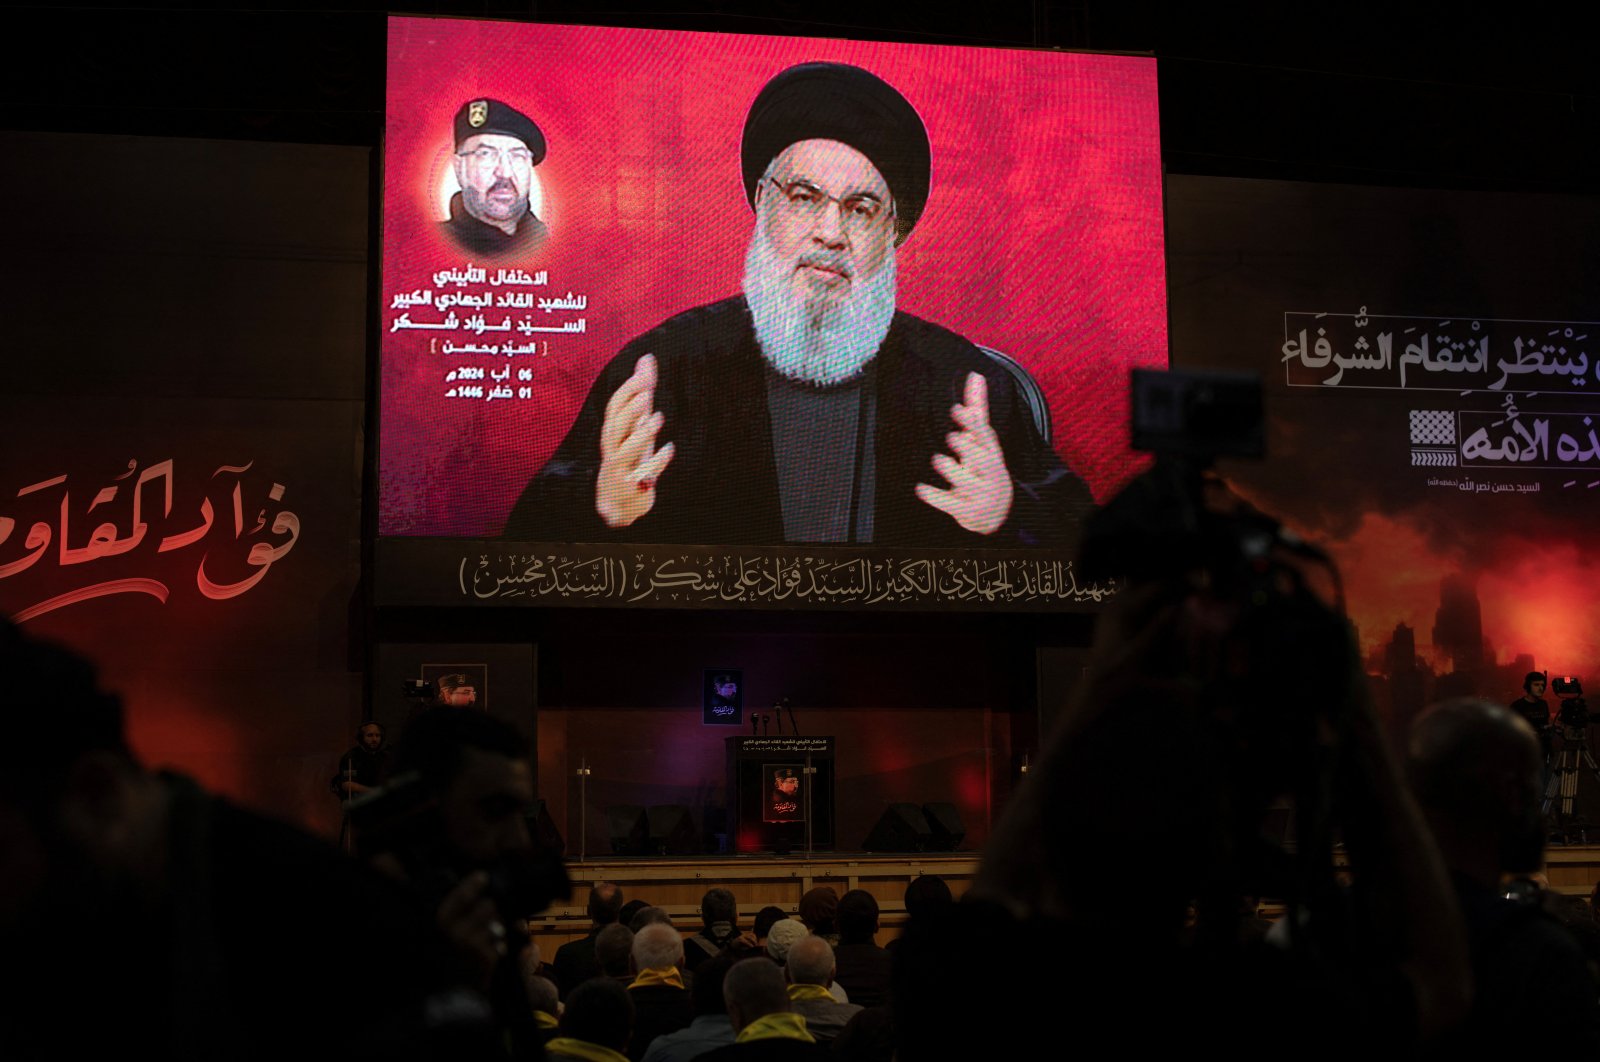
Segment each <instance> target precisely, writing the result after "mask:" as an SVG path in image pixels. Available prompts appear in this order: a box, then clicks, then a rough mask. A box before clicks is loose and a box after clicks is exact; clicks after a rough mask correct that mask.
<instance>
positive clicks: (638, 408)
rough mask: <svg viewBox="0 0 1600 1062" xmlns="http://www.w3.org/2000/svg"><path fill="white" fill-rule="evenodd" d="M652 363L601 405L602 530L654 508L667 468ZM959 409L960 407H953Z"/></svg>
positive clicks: (669, 450) (643, 362) (650, 358)
mask: <svg viewBox="0 0 1600 1062" xmlns="http://www.w3.org/2000/svg"><path fill="white" fill-rule="evenodd" d="M655 398H656V359H655V356H654V355H653V354H646V355H645V356H644V357H642V358H640V359H639V361H638V363H637V364H635V365H634V367H633V375H632V376H630V377H628V378H627V379H626V380H625V381H623V384H622V386H621V387H619V388H617V391H616V394H614V395H612V396H611V400H610V401H608V402H607V403H606V415H605V420H604V422H602V423H601V425H600V474H599V475H598V476H596V477H595V484H594V511H595V512H596V513H598V514H599V516H600V519H602V520H604V521H605V522H606V526H607V527H613V528H616V527H627V526H628V525H629V524H631V523H633V522H634V521H635V520H637V519H639V517H641V516H643V515H644V514H645V513H647V512H649V511H650V510H651V508H652V507H654V505H655V503H656V480H658V479H660V478H661V473H662V472H664V471H666V468H667V465H669V464H670V463H671V462H672V455H673V453H674V452H675V448H674V447H673V444H672V443H667V445H665V446H663V447H661V448H660V449H659V450H658V449H656V437H657V436H658V435H660V434H661V426H662V424H663V423H664V422H665V421H664V419H663V417H662V416H661V414H660V413H658V412H656V409H655ZM957 408H959V407H957Z"/></svg>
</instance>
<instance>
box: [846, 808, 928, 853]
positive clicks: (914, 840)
mask: <svg viewBox="0 0 1600 1062" xmlns="http://www.w3.org/2000/svg"><path fill="white" fill-rule="evenodd" d="M929 839H930V838H929V830H928V820H927V818H926V817H925V816H924V815H923V814H922V809H921V808H919V807H917V806H916V805H915V804H890V805H889V806H888V807H886V808H884V809H883V814H882V815H880V816H879V817H878V824H877V825H876V826H874V827H872V832H871V833H869V834H867V839H866V840H864V841H862V842H861V847H862V849H863V850H864V851H867V852H925V851H927V850H928V841H929Z"/></svg>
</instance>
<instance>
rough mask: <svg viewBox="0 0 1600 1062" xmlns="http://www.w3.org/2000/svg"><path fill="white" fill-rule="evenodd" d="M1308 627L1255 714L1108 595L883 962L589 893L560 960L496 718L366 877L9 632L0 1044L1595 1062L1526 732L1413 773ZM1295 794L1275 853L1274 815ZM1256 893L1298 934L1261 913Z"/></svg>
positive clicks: (298, 1051) (1420, 760) (1585, 950)
mask: <svg viewBox="0 0 1600 1062" xmlns="http://www.w3.org/2000/svg"><path fill="white" fill-rule="evenodd" d="M1296 622H1297V623H1300V624H1301V626H1300V627H1299V628H1297V629H1299V630H1302V631H1304V630H1308V629H1312V630H1315V632H1316V633H1317V636H1318V637H1320V638H1323V639H1325V641H1326V646H1325V648H1326V650H1327V654H1326V655H1327V656H1329V657H1330V658H1332V659H1335V660H1336V661H1338V664H1337V666H1329V667H1326V668H1323V669H1321V670H1315V671H1312V672H1309V673H1303V674H1301V675H1300V676H1299V681H1300V682H1301V684H1302V686H1303V687H1304V688H1306V689H1310V690H1311V691H1312V692H1311V693H1309V694H1306V695H1305V696H1300V697H1291V696H1289V695H1288V693H1287V691H1286V690H1284V689H1278V688H1276V686H1274V689H1275V690H1276V697H1277V699H1276V700H1273V699H1272V698H1270V697H1267V696H1265V695H1263V694H1262V693H1260V692H1259V687H1260V686H1261V685H1263V684H1266V683H1265V682H1264V680H1263V679H1262V676H1263V674H1265V673H1266V672H1263V671H1261V670H1258V668H1262V667H1267V666H1268V665H1267V664H1262V663H1260V662H1258V661H1256V660H1255V659H1254V658H1253V657H1252V655H1251V652H1250V648H1251V647H1250V646H1243V647H1241V645H1240V644H1238V639H1240V638H1241V637H1247V636H1249V635H1248V634H1246V635H1243V636H1242V635H1241V633H1240V628H1239V625H1238V617H1237V615H1235V614H1234V613H1232V612H1230V611H1228V609H1227V608H1224V607H1220V606H1218V605H1217V603H1216V602H1213V601H1207V600H1205V599H1204V596H1203V595H1200V594H1196V593H1175V592H1173V591H1172V588H1171V587H1169V586H1156V585H1152V586H1144V587H1140V586H1133V587H1130V588H1128V589H1127V590H1126V591H1125V592H1124V593H1122V594H1119V595H1118V597H1117V598H1116V599H1115V600H1114V601H1113V602H1112V603H1111V604H1110V605H1109V606H1108V607H1107V608H1106V610H1105V612H1104V613H1103V615H1102V617H1101V621H1100V627H1099V633H1098V635H1097V642H1096V646H1095V648H1094V653H1093V659H1094V664H1093V666H1092V667H1091V668H1090V670H1089V673H1088V675H1087V676H1086V678H1085V681H1084V684H1083V686H1082V687H1081V688H1080V690H1079V691H1078V692H1077V694H1076V695H1075V696H1074V698H1073V701H1072V703H1071V705H1070V706H1069V707H1068V708H1067V710H1066V712H1065V715H1064V718H1063V719H1062V720H1061V722H1060V723H1059V725H1058V726H1057V728H1056V729H1055V731H1054V732H1053V733H1052V735H1051V736H1050V739H1049V744H1048V747H1047V749H1046V751H1045V752H1044V754H1043V755H1041V757H1040V758H1039V760H1038V762H1037V764H1036V766H1035V768H1034V770H1033V771H1032V772H1031V773H1030V775H1029V777H1028V779H1027V781H1026V783H1025V784H1024V786H1023V787H1022V788H1021V789H1020V791H1019V792H1018V793H1017V795H1016V796H1015V797H1014V798H1013V800H1012V801H1011V803H1010V804H1009V805H1008V807H1007V808H1006V810H1005V812H1004V813H1003V815H1002V816H1001V818H1000V819H999V820H998V821H997V822H996V824H995V827H994V829H993V831H992V835H991V838H990V840H989V843H988V845H987V847H986V849H985V851H984V853H983V855H982V858H981V860H980V865H979V870H978V873H977V876H976V878H975V879H974V881H973V883H972V885H971V886H970V887H969V888H968V889H967V890H966V891H965V893H964V895H962V897H961V898H960V899H959V900H957V899H955V898H954V897H953V896H952V892H951V890H950V888H949V887H948V885H947V884H946V883H945V882H943V881H942V880H940V879H938V878H937V877H935V876H932V875H926V876H923V877H920V878H918V879H917V880H915V881H913V882H912V883H911V884H910V886H909V887H908V888H907V889H906V891H905V895H904V902H905V910H906V911H907V913H908V916H909V917H908V920H907V922H906V925H905V929H904V932H903V933H902V934H901V935H900V937H899V938H898V939H897V940H895V941H893V942H892V947H890V948H884V947H881V946H880V945H879V940H878V938H879V936H880V934H881V927H880V904H879V900H878V898H877V897H875V896H873V895H872V894H871V893H870V892H867V891H865V890H860V889H855V890H850V891H847V892H845V893H844V894H843V895H842V896H841V895H839V894H838V893H837V892H836V891H835V890H833V889H831V888H828V887H826V886H823V887H819V888H817V889H813V890H811V891H809V892H807V893H806V894H805V895H804V896H803V897H802V898H801V900H800V902H799V903H798V905H797V907H796V914H797V915H798V917H791V916H790V915H789V913H787V912H785V911H784V910H782V909H780V908H774V907H766V908H763V909H762V910H761V912H760V913H759V914H758V915H756V917H755V918H754V920H753V922H751V923H749V924H748V925H745V924H741V921H740V917H739V909H738V903H737V899H736V897H735V896H734V894H733V893H732V892H730V891H729V890H727V889H725V888H721V887H718V888H713V889H710V890H709V891H708V892H707V893H706V894H705V897H704V899H703V901H702V905H701V912H700V914H701V919H700V921H701V925H700V926H699V927H698V928H694V929H693V930H692V931H690V930H689V929H688V928H687V927H685V928H680V927H678V926H675V925H674V924H673V920H672V918H671V917H670V916H669V915H668V914H667V912H666V911H665V910H663V909H662V908H661V907H658V906H652V905H650V904H648V903H643V902H640V901H638V900H637V899H635V900H634V902H633V903H632V904H629V903H627V902H626V899H625V897H624V896H623V890H622V889H621V887H619V886H618V885H616V884H614V883H609V882H599V883H595V884H594V885H593V886H592V888H591V889H590V892H589V898H588V904H587V911H588V916H589V920H590V926H589V928H588V930H587V932H586V933H584V935H582V936H581V937H579V938H577V939H574V940H572V941H571V942H569V943H566V944H564V945H562V946H561V947H560V948H559V949H558V950H556V951H555V953H554V955H553V956H551V959H550V961H549V962H548V963H546V962H545V961H544V958H543V956H542V954H541V952H540V949H539V948H538V946H537V945H536V944H535V943H534V941H533V939H532V937H531V935H530V933H529V931H528V927H527V924H526V921H525V919H526V918H527V917H528V916H531V915H533V914H535V913H537V911H538V910H540V909H542V908H543V907H544V906H546V905H548V904H549V903H550V902H552V901H553V900H554V899H555V898H557V897H559V896H562V895H566V894H568V890H570V884H569V883H568V882H567V879H566V877H565V874H564V872H563V869H562V867H561V866H560V864H559V862H558V861H555V860H553V859H552V858H551V857H549V856H548V854H547V853H541V852H540V851H539V850H538V848H537V846H536V845H535V844H534V842H533V840H532V838H531V837H530V835H529V832H528V828H527V822H526V819H525V817H524V815H523V814H522V812H523V810H524V809H525V808H526V807H527V806H528V805H529V803H530V802H531V801H532V799H533V793H532V790H531V777H532V773H531V764H530V762H529V750H528V747H527V745H526V743H525V741H524V740H523V739H522V737H521V736H520V735H518V734H517V733H516V732H515V731H514V729H512V728H511V727H509V726H507V725H506V724H504V723H501V722H497V721H496V720H494V719H492V718H491V717H489V716H487V715H485V714H483V713H475V712H461V711H456V710H451V709H435V710H432V711H429V712H427V713H424V714H422V715H420V716H419V717H418V718H417V719H416V720H414V721H413V723H412V724H411V725H410V727H408V731H407V733H405V734H403V735H401V736H400V740H399V743H398V745H397V747H396V748H395V750H394V755H393V764H392V768H393V769H392V773H391V775H390V777H391V778H404V779H406V781H405V784H403V785H400V784H398V783H394V784H386V785H385V786H384V787H382V790H383V791H382V792H381V793H380V794H379V797H380V798H381V799H379V800H378V801H375V803H377V804H378V805H379V809H380V812H382V813H381V814H376V815H374V817H372V818H371V819H370V820H369V821H366V822H358V823H357V824H356V825H357V827H358V828H357V837H358V839H359V842H360V849H359V852H358V854H357V856H355V857H351V856H347V855H345V854H344V853H341V852H340V851H338V850H337V849H336V848H334V847H333V846H330V845H325V844H323V843H322V842H321V841H319V840H316V839H313V838H311V837H309V836H305V835H302V834H300V833H299V832H297V831H295V830H293V829H291V828H289V827H286V826H283V825H280V824H276V823H273V822H270V821H268V820H266V819H264V818H261V817H259V816H256V815H254V814H252V813H250V812H248V811H245V810H242V809H239V808H237V807H235V806H233V805H232V804H230V803H228V802H227V801H225V800H222V799H221V798H219V797H216V796H214V795H211V794H208V793H206V792H204V791H203V790H201V789H200V788H199V787H198V786H196V785H194V784H193V783H191V782H189V781H187V780H185V779H182V778H180V777H177V776H174V775H169V774H161V773H155V772H151V771H148V770H146V769H145V768H144V767H143V766H142V765H141V764H140V763H139V762H138V760H137V758H136V757H135V756H134V755H133V753H132V752H131V751H130V750H129V748H128V746H127V743H126V740H125V736H124V732H123V725H122V718H121V708H120V704H119V702H118V700H117V698H116V697H115V696H114V695H112V694H111V693H108V692H107V691H105V690H103V689H102V688H101V686H100V684H99V682H98V680H97V678H96V676H95V673H94V670H93V668H92V667H91V666H90V665H89V664H88V663H87V662H86V661H84V660H82V659H80V658H79V657H77V656H75V655H73V654H72V653H69V652H66V651H64V650H61V649H59V648H56V647H54V646H51V645H48V644H43V643H40V642H37V641H34V640H32V639H29V638H27V637H25V636H24V635H23V634H22V633H21V632H20V631H19V630H17V629H16V628H14V627H11V626H0V667H3V668H5V669H6V671H7V673H10V674H13V675H27V676H30V681H29V682H28V683H27V691H28V692H27V699H26V700H23V699H19V697H17V696H15V695H14V696H13V701H14V705H15V707H16V708H17V709H18V710H17V711H14V712H12V713H11V715H12V719H13V720H14V723H13V727H12V731H13V732H12V734H11V738H12V740H11V741H9V742H7V743H5V744H4V745H3V746H0V862H3V865H4V866H5V867H6V871H5V874H4V877H3V879H0V880H3V885H0V955H3V956H4V957H5V958H4V967H5V970H6V985H5V989H6V999H7V1006H6V1008H4V1011H3V1013H0V1057H3V1058H6V1059H29V1058H44V1057H50V1058H62V1057H66V1058H72V1057H110V1055H111V1052H113V1051H115V1052H117V1053H119V1054H138V1055H145V1054H150V1055H152V1056H154V1057H158V1058H162V1059H188V1058H216V1057H229V1058H243V1059H254V1058H261V1059H268V1058H270V1059H273V1060H274V1062H277V1060H281V1059H283V1058H285V1057H294V1056H297V1055H305V1054H308V1053H309V1054H312V1055H319V1056H320V1055H324V1054H326V1055H329V1056H337V1057H339V1058H340V1059H342V1060H344V1062H351V1060H357V1059H367V1058H373V1059H385V1060H401V1059H460V1060H467V1062H471V1060H475V1059H480V1058H481V1059H497V1060H498V1059H508V1058H509V1059H517V1060H521V1059H537V1058H541V1057H547V1058H552V1059H584V1060H609V1062H621V1060H624V1059H627V1060H632V1062H640V1060H644V1062H686V1060H688V1059H695V1058H704V1059H708V1060H718V1059H764V1058H766V1059H790V1058H792V1059H820V1058H829V1057H832V1058H838V1059H848V1060H889V1059H897V1060H909V1062H916V1060H919V1059H966V1058H974V1057H982V1056H991V1057H996V1058H1001V1057H1007V1058H1008V1057H1024V1056H1028V1055H1033V1054H1039V1053H1041V1052H1044V1051H1048V1052H1049V1053H1052V1054H1066V1053H1068V1052H1070V1051H1075V1050H1078V1049H1080V1048H1082V1049H1086V1050H1087V1049H1094V1050H1099V1049H1102V1047H1103V1045H1110V1044H1117V1045H1126V1048H1132V1049H1136V1050H1138V1051H1140V1052H1141V1053H1149V1054H1154V1053H1159V1052H1163V1051H1169V1052H1172V1053H1173V1054H1176V1053H1177V1052H1180V1051H1189V1052H1192V1051H1193V1050H1194V1049H1195V1047H1196V1046H1197V1045H1206V1046H1214V1047H1215V1048H1217V1049H1219V1050H1221V1049H1226V1050H1227V1051H1228V1052H1229V1053H1230V1054H1231V1055H1240V1054H1242V1055H1246V1056H1256V1055H1263V1056H1264V1055H1267V1054H1272V1055H1274V1056H1275V1057H1281V1056H1283V1055H1284V1054H1285V1053H1287V1052H1290V1051H1292V1052H1293V1053H1295V1054H1297V1055H1313V1056H1319V1057H1320V1056H1327V1057H1334V1056H1342V1057H1346V1058H1348V1057H1352V1055H1353V1054H1354V1053H1355V1052H1370V1051H1373V1050H1374V1049H1381V1050H1384V1051H1385V1052H1394V1053H1400V1052H1405V1053H1414V1054H1419V1055H1422V1056H1424V1057H1427V1056H1440V1057H1443V1056H1451V1055H1457V1054H1460V1053H1462V1052H1464V1051H1467V1050H1469V1049H1475V1050H1477V1051H1480V1052H1483V1053H1484V1054H1486V1055H1487V1054H1491V1053H1498V1054H1506V1055H1509V1054H1512V1053H1520V1052H1524V1051H1527V1050H1529V1049H1530V1048H1533V1047H1537V1048H1539V1049H1541V1050H1544V1051H1548V1052H1554V1053H1556V1054H1558V1055H1559V1056H1562V1057H1564V1056H1566V1055H1567V1054H1568V1053H1572V1054H1573V1055H1575V1056H1577V1057H1585V1056H1592V1053H1593V1052H1594V1051H1595V1050H1596V1049H1597V1048H1600V989H1597V981H1596V958H1597V955H1600V949H1597V948H1596V946H1595V940H1596V939H1597V938H1600V925H1597V922H1596V914H1595V906H1594V903H1593V902H1590V903H1582V902H1573V901H1570V900H1566V899H1563V898H1561V897H1559V896H1556V895H1554V894H1552V893H1550V892H1549V891H1548V890H1540V889H1538V888H1536V887H1533V888H1522V887H1518V888H1508V887H1507V883H1508V882H1509V881H1512V880H1521V881H1528V880H1533V878H1532V876H1533V875H1536V874H1537V872H1538V871H1539V870H1540V868H1541V864H1542V862H1543V842H1544V836H1545V834H1544V830H1543V822H1542V819H1541V815H1540V806H1539V805H1540V796H1541V794H1540V790H1539V775H1540V770H1541V758H1540V751H1539V745H1538V742H1537V739H1536V738H1535V736H1534V734H1533V732H1532V731H1531V729H1530V728H1529V727H1528V725H1527V724H1526V722H1525V721H1523V720H1522V719H1520V718H1519V717H1517V716H1516V715H1515V714H1514V713H1512V712H1510V711H1509V710H1508V709H1506V708H1504V707H1501V706H1498V705H1495V704H1490V703H1488V702H1485V701H1480V700H1456V701H1448V702H1445V703H1441V704H1438V705H1435V706H1434V707H1433V708H1431V709H1430V710H1429V711H1427V712H1426V713H1424V714H1423V715H1422V716H1420V717H1419V718H1418V719H1417V720H1416V721H1415V722H1414V724H1413V725H1412V727H1411V730H1410V733H1409V736H1408V741H1407V745H1406V747H1405V749H1404V750H1403V752H1402V753H1399V754H1397V753H1396V752H1395V751H1394V750H1392V749H1391V747H1390V745H1389V744H1388V742H1387V741H1386V740H1385V738H1384V735H1383V733H1382V730H1381V727H1380V726H1379V723H1378V718H1377V714H1376V712H1375V710H1374V707H1373V705H1372V703H1371V701H1370V694H1369V693H1368V690H1367V683H1366V682H1365V681H1364V678H1363V676H1362V675H1361V672H1360V669H1359V666H1358V665H1357V664H1356V663H1355V659H1356V657H1355V653H1354V645H1353V643H1352V642H1350V641H1349V634H1348V628H1347V627H1346V626H1344V625H1342V624H1336V623H1330V624H1326V625H1324V626H1320V627H1318V626H1317V625H1316V624H1315V623H1308V622H1307V616H1306V615H1305V614H1303V613H1302V614H1300V615H1298V616H1297V617H1296ZM1273 674H1274V675H1275V673H1273ZM1274 681H1275V679H1274ZM1268 709H1279V710H1280V711H1279V712H1278V714H1277V715H1270V714H1263V713H1265V712H1267V711H1268ZM1135 761H1136V762H1135ZM1135 772H1137V778H1138V780H1137V784H1134V782H1133V781H1132V779H1133V776H1134V774H1135ZM1285 793H1287V794H1289V795H1290V796H1291V797H1292V798H1293V800H1294V806H1295V809H1296V813H1297V816H1298V819H1297V822H1296V825H1295V834H1294V836H1295V839H1296V843H1295V844H1293V845H1285V844H1283V843H1281V838H1279V839H1273V838H1268V837H1266V836H1264V835H1263V833H1262V831H1261V825H1262V822H1263V813H1264V811H1265V809H1266V808H1267V807H1268V806H1269V805H1270V804H1271V803H1272V802H1273V801H1275V800H1278V799H1279V798H1281V797H1282V796H1283V794H1285ZM385 800H386V801H388V802H389V803H388V805H384V804H383V801H385ZM385 807H386V809H387V810H385ZM1153 832H1154V833H1158V834H1159V840H1153V839H1152V833H1153ZM1262 895H1266V896H1271V897H1274V898H1275V899H1277V900H1279V901H1280V902H1281V904H1282V907H1283V909H1284V910H1285V911H1287V914H1286V915H1285V916H1284V917H1283V918H1281V919H1280V920H1279V921H1277V922H1276V923H1275V924H1274V925H1272V926H1271V927H1270V928H1265V931H1257V929H1255V928H1253V927H1252V926H1250V925H1249V924H1248V920H1249V919H1250V918H1251V917H1253V914H1254V904H1253V902H1250V901H1251V898H1253V897H1256V896H1262ZM97 957H98V958H99V959H101V960H102V961H99V962H97V961H96V958H97ZM105 958H114V961H115V963H116V965H117V966H118V968H119V969H120V970H121V971H122V976H119V977H118V978H117V981H116V984H115V985H114V986H108V985H107V984H105V983H104V981H103V979H96V980H95V981H91V978H90V976H89V970H90V969H93V968H99V969H101V970H103V969H104V962H103V959H105ZM97 982H98V983H97ZM91 985H94V987H91Z"/></svg>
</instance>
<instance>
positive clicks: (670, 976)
mask: <svg viewBox="0 0 1600 1062" xmlns="http://www.w3.org/2000/svg"><path fill="white" fill-rule="evenodd" d="M650 985H671V986H672V987H673V988H682V987H683V974H681V973H679V972H678V968H677V967H676V966H652V967H650V968H649V969H648V970H640V971H639V976H638V977H635V978H634V979H633V984H631V985H629V986H628V987H629V988H647V987H649V986H650Z"/></svg>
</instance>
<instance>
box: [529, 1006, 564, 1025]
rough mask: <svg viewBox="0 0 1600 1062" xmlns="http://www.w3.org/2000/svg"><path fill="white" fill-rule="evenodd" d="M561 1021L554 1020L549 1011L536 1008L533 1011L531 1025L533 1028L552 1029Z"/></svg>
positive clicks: (554, 1017)
mask: <svg viewBox="0 0 1600 1062" xmlns="http://www.w3.org/2000/svg"><path fill="white" fill-rule="evenodd" d="M560 1024H561V1023H560V1022H558V1021H556V1016H555V1015H554V1014H551V1013H550V1012H549V1011H544V1010H536V1011H534V1012H533V1027H534V1028H535V1029H554V1028H555V1027H556V1026H558V1025H560Z"/></svg>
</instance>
